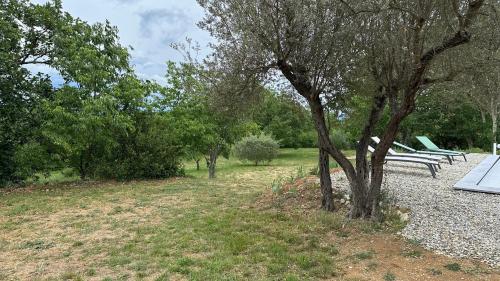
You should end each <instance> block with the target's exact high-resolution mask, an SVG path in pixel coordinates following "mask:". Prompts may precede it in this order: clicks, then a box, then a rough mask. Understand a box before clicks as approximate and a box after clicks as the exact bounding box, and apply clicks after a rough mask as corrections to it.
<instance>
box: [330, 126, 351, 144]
mask: <svg viewBox="0 0 500 281" xmlns="http://www.w3.org/2000/svg"><path fill="white" fill-rule="evenodd" d="M330 139H331V140H332V142H333V144H334V145H335V146H336V147H337V148H339V149H349V148H351V145H350V144H349V138H348V137H347V134H346V133H345V132H344V131H342V130H338V129H334V130H332V131H331V132H330Z"/></svg>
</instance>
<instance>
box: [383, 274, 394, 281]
mask: <svg viewBox="0 0 500 281" xmlns="http://www.w3.org/2000/svg"><path fill="white" fill-rule="evenodd" d="M395 280H396V275H394V273H391V272H387V273H386V274H385V275H384V281H395Z"/></svg>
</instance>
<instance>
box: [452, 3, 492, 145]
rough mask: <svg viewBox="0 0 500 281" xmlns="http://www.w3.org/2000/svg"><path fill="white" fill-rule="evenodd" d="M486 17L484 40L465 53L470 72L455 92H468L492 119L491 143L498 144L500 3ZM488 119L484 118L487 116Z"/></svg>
mask: <svg viewBox="0 0 500 281" xmlns="http://www.w3.org/2000/svg"><path fill="white" fill-rule="evenodd" d="M484 14H485V15H486V16H485V17H484V18H483V19H482V20H481V21H480V22H479V24H478V27H477V33H478V37H479V39H480V40H476V41H475V42H474V43H473V44H471V45H470V46H469V48H467V50H465V52H463V54H464V57H466V58H467V65H466V67H465V68H466V70H467V71H464V72H462V73H461V75H460V76H459V78H460V79H457V80H458V81H460V83H459V84H458V85H457V86H458V87H455V90H457V91H460V92H465V93H466V94H467V96H468V97H469V99H470V100H471V101H472V102H473V103H474V104H475V105H476V106H477V108H478V109H479V110H480V111H481V112H482V113H486V114H487V115H489V116H490V118H491V139H490V141H491V142H492V143H497V131H498V118H499V116H500V40H499V39H498V38H500V2H497V3H496V4H493V3H491V5H488V7H487V9H485V13H484ZM483 116H484V114H483Z"/></svg>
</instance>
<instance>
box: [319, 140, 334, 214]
mask: <svg viewBox="0 0 500 281" xmlns="http://www.w3.org/2000/svg"><path fill="white" fill-rule="evenodd" d="M318 141H319V140H318ZM318 167H319V182H320V185H321V195H322V198H321V209H323V210H325V211H329V212H333V211H334V210H335V207H334V205H333V190H332V179H331V177H330V154H328V152H327V151H326V150H324V149H321V148H320V149H319V161H318Z"/></svg>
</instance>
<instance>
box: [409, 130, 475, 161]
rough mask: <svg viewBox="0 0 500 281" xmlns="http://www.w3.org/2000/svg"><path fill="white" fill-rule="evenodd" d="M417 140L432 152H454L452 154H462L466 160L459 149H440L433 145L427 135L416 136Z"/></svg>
mask: <svg viewBox="0 0 500 281" xmlns="http://www.w3.org/2000/svg"><path fill="white" fill-rule="evenodd" d="M417 139H418V141H420V142H421V143H422V144H423V145H424V146H425V148H426V149H427V150H429V151H433V152H442V153H450V154H455V155H452V156H463V157H464V159H465V161H467V158H466V157H465V154H466V153H465V152H461V151H453V150H446V149H441V148H439V147H438V146H437V145H435V144H434V143H433V142H432V141H431V140H430V139H429V138H428V137H426V136H418V137H417Z"/></svg>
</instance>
